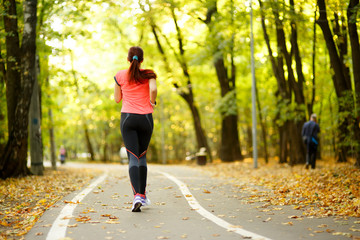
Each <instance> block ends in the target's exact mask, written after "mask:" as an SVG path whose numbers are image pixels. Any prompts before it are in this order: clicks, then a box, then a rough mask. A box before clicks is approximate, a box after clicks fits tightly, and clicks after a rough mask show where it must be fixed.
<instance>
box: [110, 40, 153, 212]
mask: <svg viewBox="0 0 360 240" xmlns="http://www.w3.org/2000/svg"><path fill="white" fill-rule="evenodd" d="M127 60H128V61H129V62H130V67H129V69H124V70H120V71H118V72H117V73H116V75H115V77H114V79H115V89H114V97H115V101H116V102H117V103H119V102H120V101H121V100H123V102H122V108H121V121H120V130H121V135H122V137H123V140H124V143H125V147H126V151H127V154H128V158H129V176H130V183H131V187H132V190H133V193H134V200H133V206H132V211H133V212H141V209H140V208H141V206H146V205H149V204H150V200H149V199H148V198H147V196H146V195H145V193H146V181H147V163H146V152H147V149H148V146H149V143H150V139H151V135H152V132H153V128H154V123H153V117H152V113H153V111H154V107H155V106H156V96H157V86H156V74H155V72H154V71H152V70H150V69H141V68H140V65H141V63H142V62H143V60H144V52H143V50H142V49H141V48H140V47H131V48H130V49H129V52H128V56H127Z"/></svg>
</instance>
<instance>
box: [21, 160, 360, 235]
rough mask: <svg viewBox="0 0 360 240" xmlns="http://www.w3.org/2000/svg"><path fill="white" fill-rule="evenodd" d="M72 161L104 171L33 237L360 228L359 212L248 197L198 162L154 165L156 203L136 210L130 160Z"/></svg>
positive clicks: (151, 188)
mask: <svg viewBox="0 0 360 240" xmlns="http://www.w3.org/2000/svg"><path fill="white" fill-rule="evenodd" d="M65 167H71V168H80V169H81V168H84V167H85V168H91V167H93V168H97V169H101V170H103V174H100V175H99V176H98V177H97V178H95V179H93V181H92V182H90V183H89V185H87V186H85V187H84V188H83V189H81V190H79V191H76V192H74V193H72V194H70V195H68V196H66V197H65V198H63V199H62V200H61V201H59V202H58V203H56V204H55V205H54V206H53V207H51V208H50V209H48V210H47V211H46V212H45V213H44V215H43V216H42V217H41V218H40V220H39V221H38V222H37V223H36V224H35V226H34V227H33V228H32V229H31V231H30V232H29V233H28V234H27V235H26V236H25V239H26V240H58V239H63V240H65V239H66V240H70V239H73V240H81V239H87V240H92V239H94V240H98V239H139V240H141V239H194V240H202V239H226V240H232V239H264V240H266V239H273V240H282V239H324V240H325V239H326V240H332V239H334V240H335V239H351V237H350V234H352V235H356V232H353V231H351V230H350V229H353V230H354V229H359V228H360V224H358V223H357V222H359V221H360V219H359V218H343V217H341V218H339V217H338V218H336V217H326V218H316V217H305V216H303V215H302V211H301V210H295V209H294V206H272V205H270V204H266V203H265V204H264V203H263V202H262V203H261V202H256V201H254V202H251V201H248V199H249V197H250V198H251V195H252V194H254V193H253V192H252V191H247V190H246V189H239V187H236V185H239V183H238V182H234V180H232V179H216V178H212V177H211V175H210V174H208V173H207V172H205V171H202V170H201V167H191V166H173V165H172V166H161V165H148V187H147V192H148V194H147V196H148V197H149V199H150V200H151V205H150V206H147V207H142V208H141V209H142V211H141V212H136V213H133V212H131V206H132V198H133V196H132V192H131V187H130V183H129V177H128V169H127V166H125V165H100V164H95V165H88V164H87V165H80V164H74V163H68V164H66V166H65ZM239 174H240V173H239ZM358 235H360V234H358Z"/></svg>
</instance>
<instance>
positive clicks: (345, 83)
mask: <svg viewBox="0 0 360 240" xmlns="http://www.w3.org/2000/svg"><path fill="white" fill-rule="evenodd" d="M317 4H318V7H319V11H320V16H319V18H318V19H317V24H318V25H319V26H320V28H321V30H322V32H323V36H324V40H325V43H326V47H327V49H328V53H329V57H330V64H331V69H332V70H333V76H332V80H333V84H334V88H335V92H336V96H337V99H338V112H339V113H340V114H341V116H342V118H341V119H340V123H339V126H338V131H339V142H340V143H341V144H340V146H339V148H338V152H337V153H336V154H337V159H338V161H340V162H345V161H347V154H348V150H349V144H346V143H347V141H346V138H348V137H349V136H350V134H351V132H353V137H352V139H353V141H354V142H355V143H356V145H358V144H359V143H360V129H359V124H358V123H359V120H358V119H357V118H356V117H355V116H354V115H353V114H352V113H353V112H354V111H355V103H354V99H353V91H352V86H351V79H350V74H349V68H348V66H347V65H346V63H345V61H344V58H345V56H346V55H347V54H348V53H347V32H346V26H345V25H344V24H345V23H344V20H345V19H342V20H341V22H342V24H343V25H342V26H341V25H340V20H339V17H338V14H337V13H336V12H335V13H334V19H335V20H334V27H333V32H332V31H331V29H330V25H329V21H328V16H327V7H326V3H325V1H324V0H318V1H317ZM356 5H358V1H357V4H356V1H354V2H353V1H350V4H349V8H348V9H350V10H348V16H350V20H348V21H350V26H349V28H350V29H349V31H350V32H351V36H352V38H353V39H352V40H351V41H350V42H352V44H353V45H352V46H353V49H352V50H353V55H354V54H355V55H356V53H357V46H358V44H359V43H358V42H357V44H356V43H354V40H356V35H355V34H354V27H355V31H356V25H355V26H354V25H352V24H351V23H352V22H351V21H353V20H352V19H353V16H354V15H352V14H353V13H356V11H354V10H355V9H352V7H355V6H356ZM334 35H336V36H337V38H339V39H341V41H338V43H337V44H336V43H335V41H334V39H335V36H334ZM353 58H355V62H353V64H354V65H353V66H354V69H355V68H357V65H356V63H358V62H356V61H358V59H357V58H358V57H357V56H353ZM354 77H357V73H354ZM354 80H355V81H357V85H358V84H359V82H358V81H359V80H358V79H357V78H356V79H354ZM349 129H351V130H352V131H349ZM356 155H357V156H356V158H357V164H358V165H359V161H360V160H359V157H360V156H359V154H356Z"/></svg>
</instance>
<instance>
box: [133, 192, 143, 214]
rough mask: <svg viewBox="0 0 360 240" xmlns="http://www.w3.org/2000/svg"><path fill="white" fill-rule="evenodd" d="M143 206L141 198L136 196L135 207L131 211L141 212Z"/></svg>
mask: <svg viewBox="0 0 360 240" xmlns="http://www.w3.org/2000/svg"><path fill="white" fill-rule="evenodd" d="M141 206H142V201H141V197H140V196H137V195H136V196H135V198H134V201H133V206H132V209H131V211H132V212H141V209H140V208H141Z"/></svg>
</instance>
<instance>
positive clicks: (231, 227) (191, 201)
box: [159, 171, 271, 240]
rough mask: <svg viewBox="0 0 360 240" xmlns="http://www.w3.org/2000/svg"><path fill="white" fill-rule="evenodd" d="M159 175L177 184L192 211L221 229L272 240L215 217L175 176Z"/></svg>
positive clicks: (256, 239) (256, 238) (257, 238)
mask: <svg viewBox="0 0 360 240" xmlns="http://www.w3.org/2000/svg"><path fill="white" fill-rule="evenodd" d="M159 173H161V174H163V175H164V176H166V177H167V178H169V179H170V180H171V181H173V182H174V183H176V185H178V186H179V188H180V190H181V192H182V194H183V195H184V196H185V198H186V200H187V201H188V203H189V205H190V207H191V208H192V209H194V210H196V211H197V212H198V213H199V214H200V215H202V216H203V217H205V218H207V219H209V220H210V221H212V222H214V223H216V224H217V225H219V226H220V227H223V228H225V229H226V230H228V231H231V232H235V233H237V234H240V235H241V236H243V237H245V238H250V239H253V240H271V239H270V238H267V237H264V236H261V235H259V234H256V233H253V232H250V231H247V230H244V229H242V228H239V227H236V226H234V225H232V224H230V223H228V222H226V221H225V220H223V219H221V218H219V217H217V216H215V215H214V214H212V213H210V212H208V211H207V210H206V209H205V208H203V207H202V206H201V205H200V204H199V203H198V201H197V200H196V199H195V197H194V196H193V195H192V194H191V192H190V190H189V189H188V188H187V187H186V184H185V183H183V182H182V181H180V180H178V179H177V178H175V177H174V176H172V175H170V174H168V173H165V172H160V171H159Z"/></svg>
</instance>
